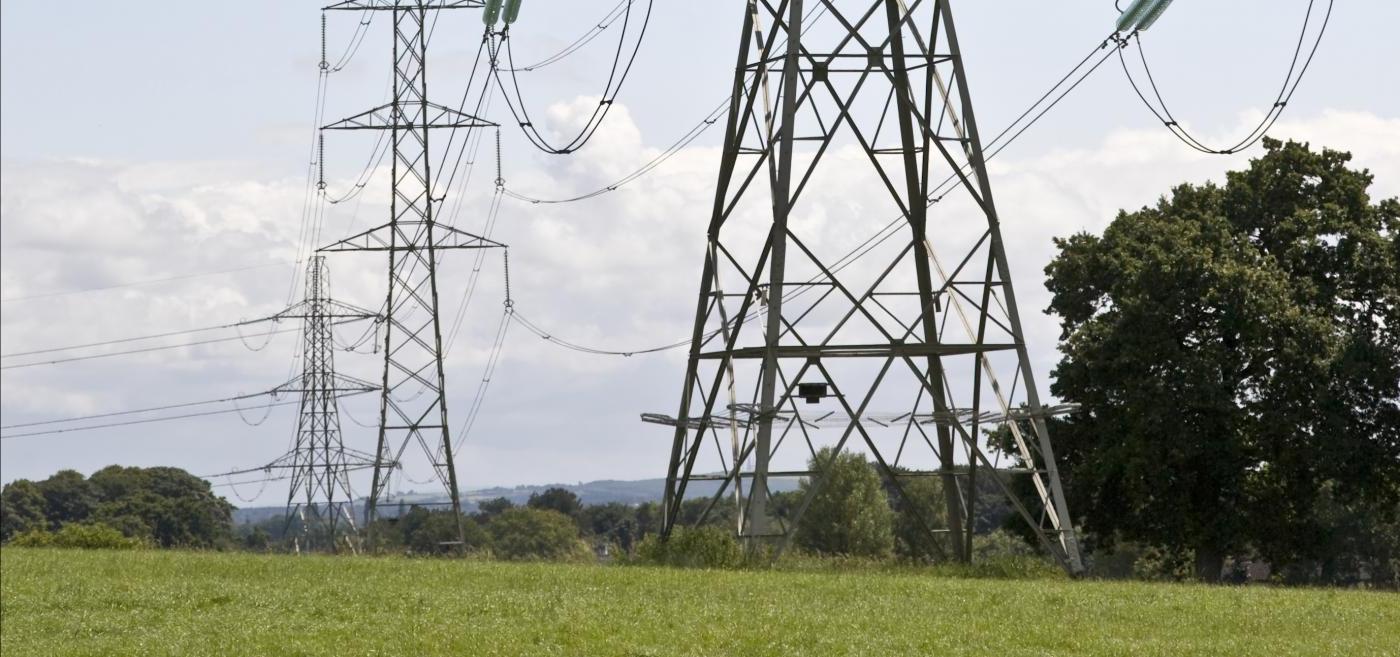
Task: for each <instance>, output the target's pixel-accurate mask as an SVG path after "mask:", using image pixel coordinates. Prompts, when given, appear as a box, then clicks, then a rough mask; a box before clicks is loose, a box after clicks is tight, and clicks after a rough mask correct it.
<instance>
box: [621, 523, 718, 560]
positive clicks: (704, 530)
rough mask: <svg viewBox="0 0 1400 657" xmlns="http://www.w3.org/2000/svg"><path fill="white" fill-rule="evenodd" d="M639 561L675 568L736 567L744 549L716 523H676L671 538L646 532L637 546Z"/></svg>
mask: <svg viewBox="0 0 1400 657" xmlns="http://www.w3.org/2000/svg"><path fill="white" fill-rule="evenodd" d="M637 557H638V560H639V561H641V562H642V563H649V564H654V565H659V566H673V567H677V568H738V567H739V566H742V565H743V564H744V550H743V548H741V547H740V546H739V541H738V539H736V538H734V534H733V533H731V532H730V531H729V530H727V529H720V528H718V527H696V528H682V527H677V528H676V529H675V530H674V531H673V532H671V538H670V540H666V541H662V540H661V539H660V537H659V536H657V535H655V534H651V535H648V536H647V537H646V538H645V539H643V540H642V542H641V544H640V545H638V546H637Z"/></svg>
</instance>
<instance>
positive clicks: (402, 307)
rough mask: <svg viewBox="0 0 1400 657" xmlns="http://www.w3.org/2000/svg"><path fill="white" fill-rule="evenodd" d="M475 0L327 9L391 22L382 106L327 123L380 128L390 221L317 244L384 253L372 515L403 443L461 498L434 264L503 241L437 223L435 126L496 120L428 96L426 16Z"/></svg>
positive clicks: (368, 1) (385, 0)
mask: <svg viewBox="0 0 1400 657" xmlns="http://www.w3.org/2000/svg"><path fill="white" fill-rule="evenodd" d="M481 7H482V2H480V0H417V1H416V2H413V1H402V2H399V1H395V0H348V1H346V2H340V3H336V4H334V5H331V6H329V7H326V9H327V10H353V11H383V12H387V13H389V15H390V16H391V19H392V22H393V39H394V41H393V69H394V70H393V90H392V92H393V99H392V100H391V101H390V102H389V103H388V104H385V105H383V106H380V107H376V108H374V109H371V110H369V111H366V112H362V113H360V114H357V115H354V116H351V117H349V118H346V119H343V120H341V121H337V122H335V123H332V124H330V125H327V126H325V128H324V129H326V130H388V131H390V134H391V138H392V146H391V148H392V149H393V155H392V164H391V184H392V192H391V196H390V198H391V200H390V216H389V223H387V224H384V225H382V226H379V227H377V228H373V229H371V230H368V231H365V232H363V233H360V234H358V235H354V236H352V237H349V238H346V239H344V240H341V241H340V242H336V243H335V244H332V245H330V246H327V247H325V248H323V249H321V251H323V252H333V251H382V252H386V253H388V255H389V267H388V294H387V297H386V299H385V302H384V308H385V318H386V321H385V331H384V343H383V347H384V375H383V384H382V389H383V392H382V394H381V396H380V405H379V441H378V447H377V448H376V450H375V454H376V455H377V462H376V466H375V468H374V478H373V482H372V484H371V488H370V491H369V495H368V498H367V500H366V503H365V505H366V509H365V511H366V518H367V521H368V522H371V523H372V522H373V521H374V519H375V517H376V512H377V508H376V505H377V503H378V502H379V499H380V496H381V495H382V494H383V493H384V491H385V489H386V487H387V486H388V483H389V474H390V472H389V470H390V468H393V467H396V466H397V465H398V464H400V463H402V459H403V456H404V451H405V450H406V449H408V446H409V444H410V443H417V444H418V445H419V446H420V447H421V448H422V450H423V451H424V453H425V454H426V455H427V458H428V463H429V464H430V465H431V467H432V469H433V472H434V473H435V474H436V476H437V478H438V479H439V480H440V481H441V483H442V484H443V486H444V487H445V488H446V489H447V492H448V495H449V496H450V497H451V500H452V510H453V511H454V512H456V513H457V514H458V526H457V530H458V541H459V543H460V542H461V541H462V539H463V537H462V526H461V516H460V512H461V501H460V498H459V493H458V486H457V470H456V466H455V465H454V463H453V455H452V441H451V436H450V433H449V428H448V423H447V421H448V420H447V398H446V383H445V380H444V377H443V369H442V354H443V349H442V330H441V326H440V323H439V319H438V279H437V264H438V259H439V258H440V257H441V251H444V250H449V249H481V248H491V247H500V246H503V245H502V244H499V243H497V242H493V241H491V240H488V239H485V238H483V237H479V236H477V235H473V234H471V233H468V232H465V231H462V230H458V229H456V228H453V227H451V226H449V225H446V224H443V223H439V222H438V220H437V210H438V205H439V204H440V203H442V201H443V198H442V197H441V192H440V191H438V190H436V189H435V182H436V181H435V179H434V178H433V176H434V171H433V158H432V154H433V151H432V149H431V148H430V147H429V137H430V135H431V133H432V132H433V131H434V130H438V129H442V128H448V129H457V128H464V129H471V128H482V127H495V125H496V124H494V123H491V122H489V121H485V120H482V119H479V118H477V117H474V116H470V115H467V114H463V113H462V112H460V111H458V110H454V109H451V108H448V107H444V106H442V105H438V104H435V103H432V102H429V100H428V28H429V25H428V24H427V23H428V20H429V15H430V13H432V14H433V15H434V16H435V15H436V12H438V11H440V10H446V9H470V8H481Z"/></svg>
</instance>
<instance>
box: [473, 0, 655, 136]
mask: <svg viewBox="0 0 1400 657" xmlns="http://www.w3.org/2000/svg"><path fill="white" fill-rule="evenodd" d="M652 4H653V0H647V9H646V13H645V14H644V15H643V17H642V25H641V28H640V29H639V30H638V34H637V43H636V45H635V46H633V48H632V53H631V54H630V55H629V56H628V57H627V62H626V64H625V65H623V64H622V52H623V47H624V46H625V45H626V41H627V27H628V24H629V23H630V22H631V16H632V0H627V9H626V12H625V13H624V17H623V22H622V33H621V34H620V35H619V36H618V39H617V50H616V52H614V53H613V63H612V70H611V72H609V74H608V81H607V84H606V85H604V87H603V93H602V97H601V99H600V100H599V101H598V106H597V107H595V108H594V109H593V114H592V115H590V116H589V117H588V120H587V121H586V122H585V123H584V127H583V129H581V130H580V131H579V133H578V134H577V135H575V136H574V137H573V139H570V140H569V141H568V143H566V144H565V145H564V146H562V147H560V146H554V145H553V144H551V143H550V142H549V140H548V139H546V138H545V137H544V135H543V134H541V133H540V131H539V129H538V128H536V127H535V125H534V121H533V120H531V118H530V113H529V109H528V108H527V107H526V103H525V98H524V96H523V95H522V94H521V92H520V80H519V78H517V77H516V66H515V57H514V55H513V53H512V46H511V43H510V30H509V27H507V28H506V30H504V31H502V32H501V45H503V46H505V53H506V61H507V63H508V66H507V67H506V68H505V70H506V72H507V73H510V79H511V88H512V89H513V90H514V91H515V102H512V101H511V96H510V92H509V91H507V90H506V88H505V83H504V82H502V81H501V73H500V72H501V68H500V66H499V56H500V47H499V46H498V47H496V48H493V49H492V50H491V73H492V76H493V77H494V78H495V80H496V84H497V85H498V86H500V88H501V91H502V92H503V93H502V95H503V96H505V99H506V105H507V106H508V107H509V108H510V113H511V115H512V116H513V117H515V120H516V123H518V124H519V125H520V129H521V131H522V132H524V133H525V136H526V138H527V139H529V141H530V143H531V144H532V145H534V146H535V148H538V149H540V150H542V151H544V152H546V153H551V154H554V155H566V154H568V153H572V152H574V151H576V150H578V149H579V148H582V147H583V146H584V144H587V143H588V141H589V140H590V139H592V138H593V135H594V134H596V133H597V132H598V128H600V127H602V125H603V120H604V119H606V118H607V115H608V112H609V111H611V110H612V106H613V101H614V100H616V99H617V95H618V93H619V92H621V91H622V85H623V84H624V83H625V82H626V81H627V76H628V74H629V73H631V71H632V65H633V64H634V63H636V61H637V54H638V53H639V52H641V49H642V42H643V41H644V40H645V38H646V32H647V26H648V25H649V24H650V22H651V10H652ZM619 70H620V73H621V74H620V75H619ZM614 81H615V82H616V86H614ZM517 104H518V107H517Z"/></svg>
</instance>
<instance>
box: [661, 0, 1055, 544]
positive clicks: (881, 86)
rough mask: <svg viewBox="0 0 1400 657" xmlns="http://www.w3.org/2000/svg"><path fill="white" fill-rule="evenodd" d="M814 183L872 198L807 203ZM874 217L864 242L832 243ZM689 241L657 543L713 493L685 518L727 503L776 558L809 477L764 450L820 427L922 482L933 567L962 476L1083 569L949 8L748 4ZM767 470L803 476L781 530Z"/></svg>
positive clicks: (964, 530) (916, 2) (959, 502)
mask: <svg viewBox="0 0 1400 657" xmlns="http://www.w3.org/2000/svg"><path fill="white" fill-rule="evenodd" d="M804 5H811V7H810V8H807V9H805V10H804ZM804 19H805V21H804ZM804 22H805V24H804ZM833 159H839V160H841V161H842V162H843V163H844V166H843V167H842V168H841V169H840V173H839V175H838V174H824V171H831V170H833V169H834V167H832V166H829V164H834V163H831V162H830V161H831V160H833ZM823 165H828V166H825V167H824V166H823ZM824 175H825V177H824ZM945 177H946V178H945ZM941 181H942V182H946V183H948V185H951V186H950V187H949V186H948V185H944V184H942V182H941ZM818 186H845V187H843V188H850V189H851V190H852V193H853V194H854V193H863V192H865V191H867V190H872V189H873V190H877V191H875V192H870V193H874V194H877V195H878V196H879V198H880V199H881V200H882V202H883V203H885V205H882V206H880V207H874V206H872V205H870V203H869V201H868V199H866V198H865V197H861V199H860V200H859V201H855V200H853V201H851V202H850V203H849V204H846V205H841V204H833V203H831V202H830V201H827V202H826V203H825V204H821V205H819V204H818V203H817V202H816V201H814V200H812V199H811V197H813V196H814V194H813V193H812V189H813V188H814V187H818ZM944 189H947V191H946V192H945V191H944ZM944 195H948V197H949V198H947V199H944V198H943V196H944ZM940 199H942V200H941V202H940V203H939V204H938V205H936V206H935V205H934V202H935V201H938V200H940ZM931 207H937V208H938V209H939V212H937V213H933V212H931V211H930V208H931ZM891 218H894V219H895V221H896V223H895V224H891V226H890V227H891V228H893V229H894V230H893V232H886V233H881V235H883V236H884V237H883V238H882V239H879V240H867V241H865V242H855V240H854V239H851V238H849V236H863V235H866V234H868V233H869V230H870V229H871V228H875V227H878V226H879V225H881V224H883V223H884V222H885V221H886V220H889V219H891ZM833 224H834V225H836V226H837V227H839V229H829V227H830V226H832V225H833ZM707 238H708V239H707V248H706V251H705V260H704V270H703V274H702V276H701V281H700V294H699V299H698V303H697V306H696V320H695V327H694V333H693V336H692V337H693V343H692V348H691V351H690V356H689V362H688V365H687V368H686V373H685V382H684V386H683V391H682V394H681V402H680V410H679V413H678V415H677V416H676V417H675V418H670V417H666V416H660V415H648V416H644V418H645V419H647V420H648V421H653V422H662V423H666V424H674V425H675V434H674V442H673V445H672V449H671V457H670V465H669V469H668V471H667V480H666V489H665V498H664V501H663V514H664V519H663V530H662V531H663V535H669V534H670V532H671V531H672V529H674V527H675V526H676V525H677V524H678V523H679V522H680V520H679V519H680V517H681V510H682V502H683V501H684V500H685V496H686V493H687V487H688V485H689V484H690V483H691V482H694V481H698V480H710V481H718V482H720V483H719V490H718V492H716V493H714V494H713V496H711V497H710V500H709V504H708V506H706V507H705V508H704V512H703V514H702V519H703V517H704V516H707V515H708V514H709V513H710V512H711V511H712V510H713V509H714V507H715V505H716V504H718V503H720V502H721V500H723V499H724V497H725V496H726V495H727V494H728V495H733V497H734V499H735V500H736V501H737V502H738V503H739V509H738V514H737V516H738V520H737V525H738V527H737V528H738V531H739V533H740V535H741V536H743V537H746V538H747V539H748V542H749V543H750V544H751V545H756V544H762V543H768V542H776V546H775V547H776V550H777V551H779V552H781V550H782V549H784V548H785V547H786V546H787V545H788V544H789V542H790V541H791V539H792V532H790V531H788V530H787V524H796V523H797V522H800V519H801V515H802V513H803V512H804V511H805V510H806V509H807V507H808V505H809V504H810V502H811V501H812V498H813V497H814V495H815V493H816V492H817V491H818V490H819V489H820V488H821V485H822V481H821V476H820V463H819V467H818V468H817V470H815V471H814V470H809V469H806V468H802V467H801V466H798V467H797V468H795V469H780V467H781V466H782V465H783V464H784V463H785V462H786V463H789V464H791V463H792V462H793V461H794V459H793V458H792V457H784V456H783V455H784V451H783V449H782V447H783V445H788V446H789V449H788V450H787V451H789V452H791V451H793V449H792V448H794V447H796V446H799V445H801V444H802V443H805V447H806V448H807V449H806V450H805V452H800V457H801V458H802V459H804V460H805V459H807V458H809V457H810V458H816V455H817V454H818V444H817V443H816V442H814V441H816V440H817V436H816V435H814V434H816V433H817V432H816V431H814V429H816V428H818V427H821V426H834V427H837V428H839V429H840V430H841V433H840V437H839V439H838V440H836V441H835V442H834V443H829V446H831V447H834V448H835V450H836V451H837V452H840V451H841V450H843V449H847V448H848V447H850V446H851V443H852V442H855V443H856V444H858V445H860V446H861V449H863V450H864V451H865V452H868V453H869V454H870V455H871V456H872V457H873V461H874V463H875V466H876V468H877V469H878V470H879V471H880V472H881V474H882V476H883V477H884V478H885V480H886V485H887V486H888V487H890V488H891V489H892V490H894V491H896V492H897V493H898V494H899V495H900V496H903V491H904V487H903V485H902V484H903V483H904V482H908V481H909V478H910V477H918V476H926V477H938V478H939V479H940V480H941V482H942V484H943V486H942V488H943V491H944V497H945V500H944V502H945V505H946V508H945V510H944V514H943V515H944V518H945V521H944V522H943V523H935V522H934V521H933V520H932V518H933V517H934V516H936V515H937V513H935V511H937V510H931V509H925V510H923V511H920V512H919V516H920V517H921V518H922V522H923V524H924V525H925V529H927V530H928V531H929V533H930V534H931V538H933V539H934V540H933V543H932V544H933V545H935V546H937V547H939V549H940V550H942V551H944V552H945V553H950V554H951V555H952V556H954V557H957V558H960V559H967V558H968V555H970V553H971V544H972V532H973V529H974V527H973V526H972V522H971V521H972V520H973V519H974V518H975V514H974V510H975V498H974V497H973V496H971V495H968V492H969V491H972V490H975V483H976V478H977V477H978V475H979V474H980V475H981V476H984V477H990V478H991V479H992V480H993V481H994V483H995V485H996V486H997V488H998V489H999V490H1000V491H1001V492H1002V493H1003V494H1004V495H1005V497H1006V498H1007V500H1008V502H1009V503H1010V504H1011V505H1012V506H1013V507H1014V508H1015V511H1016V512H1017V513H1018V514H1019V515H1020V516H1022V517H1023V518H1024V519H1025V520H1026V521H1027V522H1028V523H1029V524H1030V525H1031V526H1032V527H1033V528H1034V529H1035V531H1036V533H1037V534H1038V536H1039V538H1040V540H1041V541H1042V543H1043V545H1045V546H1046V547H1047V548H1048V549H1049V550H1050V551H1051V552H1052V553H1053V554H1055V556H1056V557H1057V558H1058V559H1059V560H1060V562H1061V563H1062V564H1063V565H1064V567H1065V568H1066V569H1067V570H1069V571H1071V572H1079V571H1081V570H1082V564H1081V561H1080V552H1079V546H1078V543H1077V540H1076V537H1075V534H1074V531H1073V528H1072V525H1071V524H1070V520H1069V518H1070V516H1069V511H1068V509H1067V507H1066V504H1065V498H1064V493H1063V490H1062V488H1061V484H1060V480H1059V474H1058V471H1057V469H1056V466H1055V458H1054V452H1053V450H1052V447H1051V443H1050V440H1049V436H1048V434H1047V432H1046V427H1045V417H1046V415H1047V414H1049V413H1052V412H1054V411H1053V410H1051V411H1047V410H1046V409H1044V408H1043V407H1042V406H1041V404H1040V400H1039V398H1038V394H1037V388H1036V385H1035V379H1034V376H1033V373H1032V369H1031V366H1030V365H1031V363H1030V359H1029V357H1028V355H1027V350H1026V344H1025V339H1024V335H1023V332H1022V329H1021V321H1020V317H1019V315H1018V313H1017V306H1016V297H1015V294H1014V292H1013V290H1012V286H1011V277H1010V273H1009V265H1008V256H1007V253H1006V248H1005V245H1004V242H1003V239H1002V233H1001V229H1000V225H999V221H998V216H997V211H996V206H995V204H994V203H993V199H992V189H991V185H990V183H989V182H988V179H987V172H986V167H985V164H984V156H983V150H982V143H981V140H980V139H979V137H978V132H977V122H976V119H975V118H974V115H973V111H972V101H971V99H970V97H969V94H968V86H967V77H966V73H965V71H964V67H963V60H962V56H961V54H960V50H959V47H958V40H957V33H956V31H955V30H954V27H953V17H952V13H951V10H950V7H949V1H948V0H911V1H909V2H907V3H906V2H905V0H806V1H804V0H771V1H770V0H749V1H748V2H747V3H746V11H745V15H744V26H743V29H742V31H741V42H740V46H739V55H738V63H737V69H736V75H735V78H734V85H733V91H732V96H731V104H730V108H729V115H728V120H727V126H726V130H725V137H724V150H723V155H722V158H721V163H720V172H719V181H718V185H717V189H716V194H715V200H714V206H713V209H712V211H711V218H710V222H709V226H708V230H707ZM842 240H849V241H846V242H843V241H842ZM851 245H854V247H855V248H854V249H852V250H849V251H846V250H845V247H847V246H851ZM934 245H937V248H938V253H935V252H934V250H933V249H934ZM838 246H840V247H841V248H837V247H838ZM843 252H844V255H840V256H839V257H838V255H837V254H841V253H843ZM940 254H941V255H942V256H945V257H947V259H946V260H939V259H938V256H939V255H940ZM944 263H950V264H953V265H954V266H953V268H952V269H950V270H946V271H945V270H944V268H943V264H944ZM726 285H727V286H729V287H727V288H726V287H725V286H726ZM965 309H966V310H965ZM959 320H960V321H959ZM994 371H1001V372H1002V373H1003V374H1007V373H1011V372H1014V374H1012V375H1011V376H1010V380H1011V385H1010V386H1009V387H1008V388H1005V389H1004V388H1003V387H1002V385H1001V384H1000V383H999V382H998V381H997V380H996V379H995V378H994V376H993V372H994ZM749 381H753V382H755V385H754V387H753V389H752V391H751V394H752V397H751V398H749V399H742V400H741V399H740V398H739V397H738V394H739V393H738V392H737V390H745V392H746V393H748V392H750V391H748V390H747V389H746V388H745V387H744V385H743V384H744V383H746V382H749ZM799 400H802V401H806V402H808V403H811V404H815V405H813V406H807V405H805V404H804V405H803V406H802V407H799V405H798V402H799ZM879 405H890V406H893V407H894V409H895V410H893V411H890V412H880V411H876V410H873V409H875V408H880V407H881V406H879ZM994 428H1004V429H1005V430H1006V433H1007V434H1008V435H1009V436H1010V438H1009V439H1008V440H1010V441H1012V442H1014V445H1015V449H1016V450H1017V451H1018V452H1019V453H1020V455H1021V456H1022V457H1023V458H1024V460H1025V461H1026V462H1027V463H1031V464H1035V465H1032V466H1031V467H1029V468H1026V469H1025V470H1024V474H1026V475H1028V476H1030V477H1031V478H1032V479H1033V481H1034V483H1035V489H1036V491H1037V492H1038V493H1039V496H1040V503H1041V506H1042V508H1039V509H1037V508H1034V505H1029V506H1028V505H1025V504H1022V502H1021V500H1020V499H1019V498H1018V496H1017V495H1015V494H1014V493H1013V488H1012V482H1010V481H1009V480H1008V478H1007V475H1008V474H1010V472H1011V471H1010V470H1009V469H1006V468H1000V469H999V468H997V467H994V463H993V460H992V457H991V456H989V454H992V452H991V450H989V449H988V438H987V437H986V436H984V435H983V433H984V431H985V430H988V429H994ZM930 434H932V435H930ZM710 440H712V442H713V443H714V447H713V448H710V447H704V443H706V442H708V441H710ZM702 447H704V449H702ZM716 452H718V458H717V459H716V458H715V453H716ZM920 452H922V453H920ZM784 458H786V459H787V460H786V461H784V460H783V459H784ZM920 458H923V459H924V463H925V464H926V465H924V466H923V467H922V469H920V467H919V466H918V464H919V459H920ZM774 463H777V464H778V465H777V466H774V465H773V464H774ZM778 477H792V478H796V477H808V478H810V481H811V482H812V485H810V486H809V487H808V493H807V494H806V495H805V496H804V497H803V498H802V500H801V502H800V504H799V505H798V506H797V508H796V510H795V512H794V513H793V514H791V515H790V517H788V518H787V520H786V523H783V522H778V520H779V519H778V518H775V517H772V514H771V513H770V511H769V509H768V502H769V497H770V495H771V493H770V486H769V481H770V479H774V478H778ZM745 487H747V491H745ZM745 493H747V494H745ZM935 524H942V525H944V526H935ZM774 525H777V526H776V527H775V526H774Z"/></svg>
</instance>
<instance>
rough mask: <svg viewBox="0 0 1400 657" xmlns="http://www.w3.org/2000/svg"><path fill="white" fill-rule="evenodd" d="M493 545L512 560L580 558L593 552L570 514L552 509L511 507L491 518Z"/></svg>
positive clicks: (499, 555) (499, 552) (498, 552)
mask: <svg viewBox="0 0 1400 657" xmlns="http://www.w3.org/2000/svg"><path fill="white" fill-rule="evenodd" d="M490 531H491V538H492V548H493V549H494V551H495V554H496V556H498V557H501V558H503V559H510V560H533V559H544V560H560V559H580V558H583V557H585V556H586V555H588V554H589V552H588V548H587V547H586V546H584V545H583V542H582V541H580V540H579V537H578V527H577V526H576V525H575V524H574V521H573V520H572V519H570V518H569V517H568V516H566V515H564V514H562V513H559V512H558V511H554V510H552V509H534V508H525V509H510V510H508V511H505V512H504V513H502V514H501V515H499V516H497V517H496V518H495V519H494V520H492V521H491V525H490Z"/></svg>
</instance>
